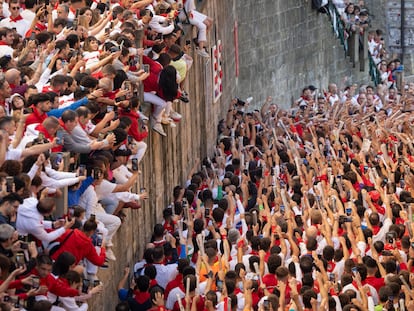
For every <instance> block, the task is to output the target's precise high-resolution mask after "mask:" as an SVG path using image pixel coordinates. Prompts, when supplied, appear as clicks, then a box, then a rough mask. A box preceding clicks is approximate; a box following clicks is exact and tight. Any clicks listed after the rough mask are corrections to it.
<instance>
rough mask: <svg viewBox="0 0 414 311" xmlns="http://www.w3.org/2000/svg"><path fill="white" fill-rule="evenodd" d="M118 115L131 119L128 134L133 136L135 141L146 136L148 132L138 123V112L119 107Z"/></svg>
mask: <svg viewBox="0 0 414 311" xmlns="http://www.w3.org/2000/svg"><path fill="white" fill-rule="evenodd" d="M119 117H128V118H129V119H130V120H131V121H132V123H131V127H130V128H129V131H128V135H129V136H132V137H134V139H135V140H136V141H138V142H139V141H142V140H144V139H145V138H146V137H147V136H148V132H147V131H143V130H142V129H141V128H140V125H139V123H138V119H139V114H138V112H136V111H135V110H130V111H125V110H124V109H119Z"/></svg>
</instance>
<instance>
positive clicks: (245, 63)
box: [236, 0, 368, 107]
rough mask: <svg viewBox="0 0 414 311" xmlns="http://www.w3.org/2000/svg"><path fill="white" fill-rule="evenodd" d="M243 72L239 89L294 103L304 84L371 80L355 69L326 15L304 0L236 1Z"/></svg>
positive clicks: (256, 98)
mask: <svg viewBox="0 0 414 311" xmlns="http://www.w3.org/2000/svg"><path fill="white" fill-rule="evenodd" d="M236 10H237V12H238V24H239V38H240V39H239V41H240V48H239V53H240V62H241V65H240V77H239V79H238V83H237V94H238V96H239V97H241V98H246V97H249V96H253V98H254V105H256V106H259V105H261V104H262V103H263V102H264V100H265V99H266V97H267V96H269V95H270V96H272V97H273V98H274V99H275V100H274V101H275V102H276V103H277V104H279V105H280V106H282V107H290V105H291V103H292V101H293V100H294V99H297V98H298V97H299V96H300V91H301V89H302V88H303V87H304V86H307V85H310V84H313V85H315V86H316V87H318V88H321V87H323V88H326V87H327V85H328V83H329V82H336V83H337V84H338V85H340V84H341V81H342V80H343V78H344V77H348V82H351V81H352V82H361V81H365V82H366V81H367V80H368V74H364V73H362V74H361V72H359V70H353V68H352V66H350V63H349V61H347V60H346V58H345V56H344V50H343V47H342V46H341V44H340V41H339V40H338V39H336V38H335V36H334V34H333V32H332V27H331V25H330V21H329V18H328V16H327V15H325V14H319V13H317V12H316V11H314V10H312V9H311V1H303V0H289V1H285V0H273V1H272V0H258V1H249V0H239V1H237V8H236Z"/></svg>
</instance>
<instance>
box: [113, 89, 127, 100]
mask: <svg viewBox="0 0 414 311" xmlns="http://www.w3.org/2000/svg"><path fill="white" fill-rule="evenodd" d="M125 89H126V90H128V89H127V88H126V87H125ZM124 100H126V96H121V97H117V98H115V102H116V103H120V102H121V101H124Z"/></svg>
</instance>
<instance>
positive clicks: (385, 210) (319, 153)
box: [117, 83, 414, 311]
mask: <svg viewBox="0 0 414 311" xmlns="http://www.w3.org/2000/svg"><path fill="white" fill-rule="evenodd" d="M395 96H398V101H397V100H395ZM413 96H414V84H410V85H409V88H408V90H407V91H406V92H405V93H403V94H397V91H396V90H395V89H388V88H387V86H386V85H380V86H378V88H374V87H372V86H369V85H368V86H366V85H363V86H360V87H359V89H358V88H357V87H356V85H350V86H347V87H346V88H344V89H343V90H340V91H339V90H338V88H337V86H336V85H335V84H333V83H332V84H330V85H329V87H328V89H327V90H316V89H315V88H314V87H313V86H310V87H306V88H305V89H304V90H303V92H302V96H301V97H300V99H299V100H297V101H296V103H295V107H293V108H292V109H287V110H286V109H282V108H280V107H279V106H278V105H277V104H275V103H274V101H273V100H272V99H271V98H269V99H268V100H267V101H266V103H265V104H264V105H263V106H262V107H261V109H259V110H251V109H250V108H249V106H248V105H247V104H246V102H244V101H242V100H240V99H234V100H233V101H232V102H231V103H230V105H229V109H228V114H227V117H226V119H225V120H222V121H221V122H220V126H219V133H220V134H219V137H218V142H217V145H216V150H215V152H214V154H213V155H210V157H206V158H204V159H203V160H202V161H201V163H200V162H199V163H196V164H195V166H194V168H193V170H192V171H191V172H190V173H189V175H188V180H187V182H186V184H185V185H183V186H181V185H179V186H176V187H175V188H174V191H173V193H172V196H171V201H172V203H171V204H170V205H169V206H168V207H166V208H165V209H164V211H163V216H164V219H163V221H162V223H159V224H157V225H155V227H154V231H153V236H152V239H151V241H149V243H148V244H147V246H146V249H145V251H144V256H143V258H142V260H140V261H138V262H137V263H136V264H135V266H134V267H133V268H132V267H131V268H126V269H125V275H124V276H123V278H122V280H121V282H120V284H119V298H120V299H121V300H122V301H123V302H121V303H120V304H119V305H118V307H117V310H194V311H195V310H234V311H236V310H246V311H247V310H314V311H316V310H360V311H362V310H413V309H414V301H413V300H412V299H413V291H412V288H413V287H414V278H413V274H412V272H413V268H414V267H413V264H414V238H413V233H412V232H413V229H414V227H413V223H412V220H413V213H412V203H413V202H414V199H413V189H414V175H413V172H414V154H413V152H414V150H413V145H412V138H413V133H412V127H411V124H412V121H413V118H412V116H411V114H410V112H411V110H410V109H408V106H409V105H410V103H411V102H412V99H413V98H414V97H413ZM132 269H133V276H134V277H133V278H132V280H131V272H132V271H131V270H132Z"/></svg>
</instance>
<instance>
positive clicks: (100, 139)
mask: <svg viewBox="0 0 414 311" xmlns="http://www.w3.org/2000/svg"><path fill="white" fill-rule="evenodd" d="M104 138H105V134H104V133H99V134H98V141H103V140H104Z"/></svg>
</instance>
